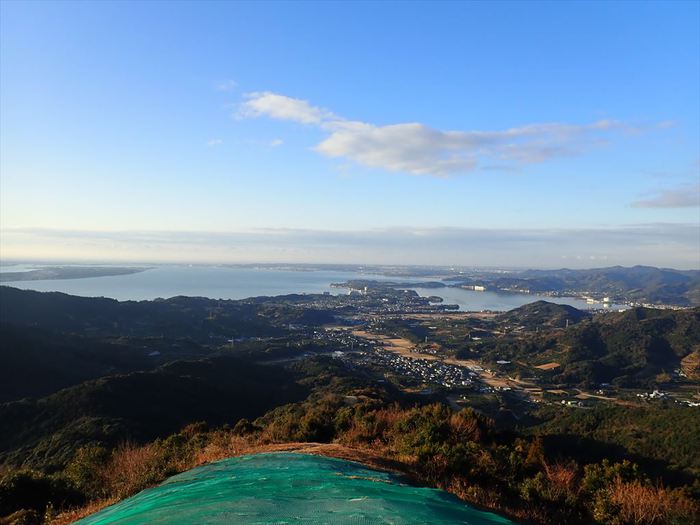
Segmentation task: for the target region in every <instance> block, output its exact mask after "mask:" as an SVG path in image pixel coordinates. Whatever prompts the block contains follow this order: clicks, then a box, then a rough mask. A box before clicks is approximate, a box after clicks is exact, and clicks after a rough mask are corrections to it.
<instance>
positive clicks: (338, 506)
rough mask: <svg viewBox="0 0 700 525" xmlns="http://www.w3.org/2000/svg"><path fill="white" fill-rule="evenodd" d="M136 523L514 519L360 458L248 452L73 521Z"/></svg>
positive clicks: (83, 524) (476, 523)
mask: <svg viewBox="0 0 700 525" xmlns="http://www.w3.org/2000/svg"><path fill="white" fill-rule="evenodd" d="M78 523H79V524H80V525H98V524H99V525H106V524H115V525H116V524H119V525H134V524H146V523H149V524H172V525H176V524H182V525H185V524H187V525H191V524H202V525H203V524H244V525H249V524H266V525H267V524H284V523H302V524H309V525H315V524H348V525H350V524H353V525H354V524H357V525H360V524H371V523H393V524H419V523H430V524H432V525H442V524H448V523H449V524H453V523H454V524H457V523H466V524H469V525H498V524H500V525H503V524H512V522H511V521H508V520H506V519H505V518H502V517H500V516H497V515H495V514H492V513H488V512H483V511H479V510H476V509H474V508H472V507H469V506H468V505H465V504H464V503H462V502H460V501H459V500H458V499H456V498H455V497H453V496H451V495H450V494H448V493H446V492H444V491H441V490H436V489H430V488H425V487H415V486H412V485H408V484H406V483H405V482H404V481H403V480H402V479H401V478H400V477H398V476H395V475H393V474H388V473H386V472H380V471H376V470H372V469H369V468H367V467H365V466H363V465H360V464H358V463H353V462H349V461H344V460H340V459H334V458H327V457H322V456H314V455H310V454H296V453H284V452H283V453H274V454H253V455H249V456H241V457H237V458H230V459H226V460H223V461H219V462H216V463H212V464H209V465H205V466H203V467H199V468H195V469H192V470H190V471H187V472H184V473H182V474H178V475H177V476H173V477H172V478H170V479H168V480H167V481H165V482H164V483H163V484H162V485H159V486H158V487H154V488H152V489H148V490H144V491H143V492H141V493H139V494H137V495H135V496H133V497H131V498H129V499H126V500H124V501H122V502H120V503H117V504H116V505H113V506H111V507H108V508H106V509H104V510H102V511H100V512H98V513H97V514H93V515H92V516H89V517H88V518H85V519H83V520H81V521H79V522H78Z"/></svg>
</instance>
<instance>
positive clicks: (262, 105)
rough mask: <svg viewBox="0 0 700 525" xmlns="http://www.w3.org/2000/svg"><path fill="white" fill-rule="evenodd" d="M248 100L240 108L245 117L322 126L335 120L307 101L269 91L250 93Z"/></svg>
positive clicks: (326, 112) (330, 114) (331, 115)
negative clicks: (269, 118)
mask: <svg viewBox="0 0 700 525" xmlns="http://www.w3.org/2000/svg"><path fill="white" fill-rule="evenodd" d="M246 98H247V99H248V100H247V101H246V102H244V103H243V104H242V106H241V108H240V112H239V114H240V115H241V116H243V117H260V116H263V115H264V116H268V117H271V118H275V119H280V120H293V121H295V122H301V123H302V124H321V123H322V122H324V121H327V120H333V119H335V118H337V117H335V116H334V115H333V114H332V113H330V112H328V111H326V110H324V109H321V108H317V107H314V106H312V105H311V104H309V103H308V102H307V101H306V100H301V99H298V98H291V97H286V96H284V95H278V94H276V93H271V92H269V91H264V92H256V93H248V94H247V95H246Z"/></svg>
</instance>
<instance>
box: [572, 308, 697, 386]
mask: <svg viewBox="0 0 700 525" xmlns="http://www.w3.org/2000/svg"><path fill="white" fill-rule="evenodd" d="M559 342H560V344H561V345H562V346H563V347H564V348H565V350H566V351H565V354H564V358H563V363H562V364H563V371H562V373H561V375H560V376H559V379H560V380H561V381H563V382H573V383H588V384H594V383H609V382H614V383H615V384H617V385H619V386H646V385H649V384H652V383H654V382H655V381H656V376H657V374H662V373H671V372H673V370H675V369H677V368H680V366H681V364H680V362H681V359H683V358H684V357H685V356H687V355H688V354H690V353H691V352H693V351H694V349H696V348H698V347H700V308H695V309H693V310H656V309H650V308H633V309H631V310H628V311H626V312H622V313H613V314H605V315H601V316H597V317H596V318H595V319H594V320H593V321H591V322H588V323H582V324H580V325H577V326H575V327H574V328H572V329H569V330H568V331H566V332H565V333H564V334H563V335H562V336H561V338H560V340H559Z"/></svg>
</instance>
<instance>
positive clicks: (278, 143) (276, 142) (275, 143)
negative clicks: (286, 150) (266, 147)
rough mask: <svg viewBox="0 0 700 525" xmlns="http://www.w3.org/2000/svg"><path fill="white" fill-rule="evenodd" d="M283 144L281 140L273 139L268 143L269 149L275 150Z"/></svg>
mask: <svg viewBox="0 0 700 525" xmlns="http://www.w3.org/2000/svg"><path fill="white" fill-rule="evenodd" d="M282 144H284V141H283V140H282V139H274V140H271V141H270V147H272V148H276V147H277V146H281V145H282Z"/></svg>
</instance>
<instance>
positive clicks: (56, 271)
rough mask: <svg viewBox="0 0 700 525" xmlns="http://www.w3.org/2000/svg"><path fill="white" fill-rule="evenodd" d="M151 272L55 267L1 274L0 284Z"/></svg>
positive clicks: (142, 269) (141, 269) (137, 269)
mask: <svg viewBox="0 0 700 525" xmlns="http://www.w3.org/2000/svg"><path fill="white" fill-rule="evenodd" d="M146 270H150V268H143V267H138V268H136V267H119V266H112V267H107V266H83V267H76V266H55V267H51V268H38V269H36V270H29V271H24V272H0V282H2V283H6V282H19V281H53V280H59V279H87V278H90V277H110V276H115V275H129V274H132V273H140V272H145V271H146Z"/></svg>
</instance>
